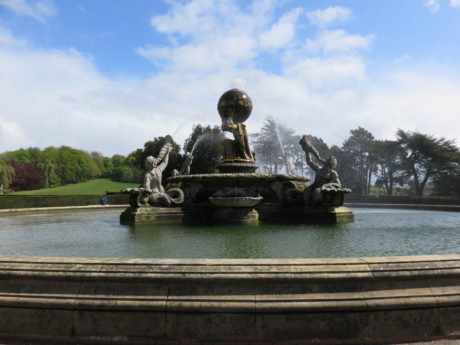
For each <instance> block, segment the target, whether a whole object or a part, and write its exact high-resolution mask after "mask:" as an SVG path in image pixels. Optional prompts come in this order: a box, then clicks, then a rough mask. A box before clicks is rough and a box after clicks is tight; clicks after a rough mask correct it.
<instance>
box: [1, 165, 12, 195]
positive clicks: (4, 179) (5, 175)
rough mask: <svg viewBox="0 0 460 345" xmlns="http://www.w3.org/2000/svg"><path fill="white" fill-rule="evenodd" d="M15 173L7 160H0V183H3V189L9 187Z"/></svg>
mask: <svg viewBox="0 0 460 345" xmlns="http://www.w3.org/2000/svg"><path fill="white" fill-rule="evenodd" d="M14 175H15V171H14V168H13V167H12V166H11V165H9V164H8V163H7V162H5V161H3V160H0V185H3V190H6V189H8V188H9V187H10V185H11V182H13V178H14Z"/></svg>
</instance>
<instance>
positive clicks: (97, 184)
mask: <svg viewBox="0 0 460 345" xmlns="http://www.w3.org/2000/svg"><path fill="white" fill-rule="evenodd" d="M130 187H139V184H138V183H126V182H115V181H111V180H109V179H102V178H100V179H95V180H89V181H85V182H81V183H75V184H68V185H65V186H59V187H54V188H43V189H36V190H29V191H23V192H15V193H11V194H12V195H102V194H104V193H105V192H119V191H120V190H121V189H122V188H130Z"/></svg>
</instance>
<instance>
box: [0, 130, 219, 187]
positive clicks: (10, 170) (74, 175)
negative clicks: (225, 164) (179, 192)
mask: <svg viewBox="0 0 460 345" xmlns="http://www.w3.org/2000/svg"><path fill="white" fill-rule="evenodd" d="M223 137H224V136H223V133H222V131H221V130H220V128H219V127H217V126H215V127H211V126H202V125H195V126H194V127H193V131H192V133H191V134H190V136H189V137H188V138H187V139H186V140H185V143H184V150H185V152H190V151H192V150H193V151H194V153H196V155H195V159H194V162H193V165H192V167H191V173H210V172H213V171H214V170H215V169H216V167H217V164H218V161H219V159H220V151H219V141H220V140H221V139H223ZM211 141H212V143H211ZM167 142H169V143H171V144H172V146H173V148H172V151H171V152H170V159H169V162H170V163H169V165H168V167H167V169H166V171H165V172H164V174H165V176H170V175H171V174H172V171H173V169H179V168H180V166H181V164H182V162H183V160H184V159H185V156H184V155H183V154H181V153H180V151H181V147H180V145H178V144H177V143H176V142H175V141H174V140H173V138H172V137H171V136H169V135H167V136H161V137H156V138H154V139H153V140H151V141H147V142H146V143H145V144H144V147H143V148H139V149H137V150H135V151H133V152H131V153H130V154H128V155H127V156H124V155H121V154H115V155H113V156H111V157H105V156H103V155H102V154H101V153H99V152H96V151H93V152H87V151H84V150H79V149H75V148H72V147H69V146H61V147H52V146H50V147H47V148H45V149H39V148H36V147H30V148H26V149H24V148H21V149H18V150H14V151H7V152H4V153H2V154H0V185H3V191H4V192H8V191H22V190H33V189H40V188H46V187H56V186H61V185H66V184H70V183H78V182H83V181H86V180H89V179H94V178H110V179H112V180H114V181H120V182H133V183H140V181H141V179H142V174H143V172H144V161H145V158H146V157H147V156H149V155H153V156H157V155H158V153H159V151H160V150H161V148H162V147H163V145H164V144H165V143H167Z"/></svg>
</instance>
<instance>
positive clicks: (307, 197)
mask: <svg viewBox="0 0 460 345" xmlns="http://www.w3.org/2000/svg"><path fill="white" fill-rule="evenodd" d="M299 144H300V146H301V147H302V149H303V150H304V151H305V156H306V159H307V164H308V166H309V167H310V168H311V169H313V171H314V172H315V180H314V182H313V184H311V185H310V186H308V188H307V189H306V190H305V193H304V201H305V204H306V205H307V206H309V205H315V206H341V205H343V194H346V193H350V192H351V190H350V189H347V188H342V185H341V184H340V180H339V175H338V174H337V171H335V170H334V168H335V167H336V166H337V160H336V158H335V157H334V156H330V157H327V158H326V159H323V158H321V157H320V155H319V153H318V151H317V150H316V148H315V147H314V146H313V145H312V144H311V143H310V141H309V140H308V138H307V136H306V135H304V136H302V139H300V142H299ZM312 156H313V157H314V158H316V160H317V161H318V162H319V163H320V165H318V164H316V163H315V162H314V161H313V160H312Z"/></svg>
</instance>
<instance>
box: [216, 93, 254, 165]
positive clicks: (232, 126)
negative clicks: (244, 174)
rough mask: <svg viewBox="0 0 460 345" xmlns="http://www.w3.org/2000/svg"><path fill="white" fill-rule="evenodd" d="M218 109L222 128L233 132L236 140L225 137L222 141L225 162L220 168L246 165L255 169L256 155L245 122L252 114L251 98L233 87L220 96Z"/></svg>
mask: <svg viewBox="0 0 460 345" xmlns="http://www.w3.org/2000/svg"><path fill="white" fill-rule="evenodd" d="M217 110H218V111H219V115H220V117H221V119H222V130H223V131H226V132H230V133H232V134H233V137H234V140H231V139H225V140H223V141H222V143H221V150H222V155H223V157H224V164H223V166H221V168H219V169H220V170H221V171H222V170H223V169H222V168H224V170H226V169H225V168H229V167H233V168H236V167H241V168H243V167H246V168H251V169H252V170H255V169H256V167H255V166H254V161H255V155H254V153H253V152H252V151H251V149H250V146H249V139H248V133H247V131H246V126H245V125H244V123H243V122H244V121H246V120H247V119H248V118H249V115H250V114H251V111H252V101H251V99H250V98H249V96H248V95H247V94H246V93H245V92H243V91H241V90H238V89H231V90H229V91H227V92H225V93H224V94H223V95H222V96H221V97H220V99H219V102H218V103H217ZM227 170H228V169H227ZM230 170H232V169H230ZM234 170H235V169H233V171H234Z"/></svg>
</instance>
